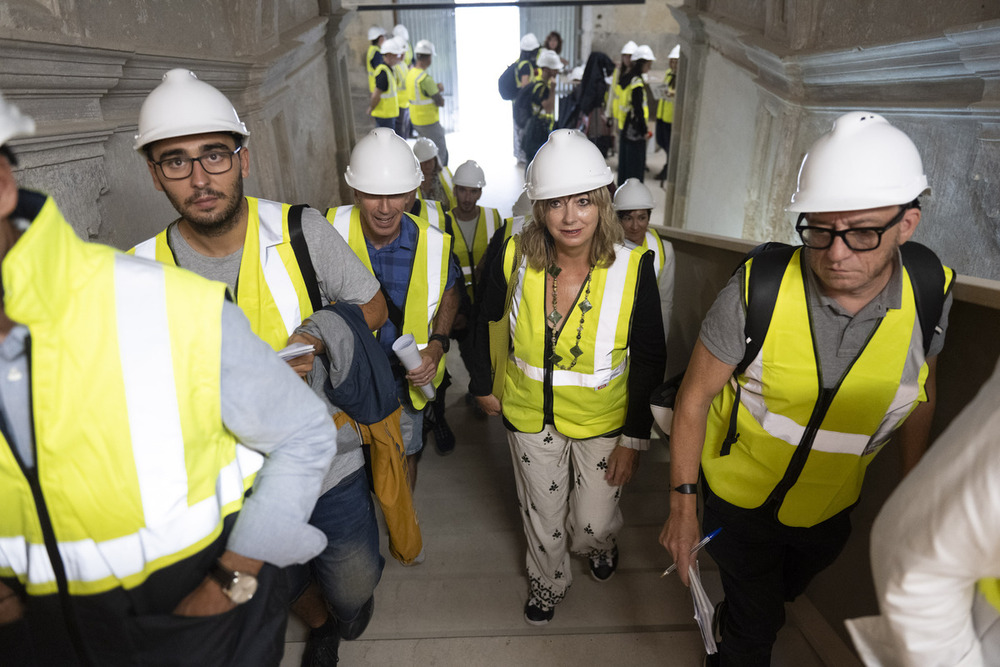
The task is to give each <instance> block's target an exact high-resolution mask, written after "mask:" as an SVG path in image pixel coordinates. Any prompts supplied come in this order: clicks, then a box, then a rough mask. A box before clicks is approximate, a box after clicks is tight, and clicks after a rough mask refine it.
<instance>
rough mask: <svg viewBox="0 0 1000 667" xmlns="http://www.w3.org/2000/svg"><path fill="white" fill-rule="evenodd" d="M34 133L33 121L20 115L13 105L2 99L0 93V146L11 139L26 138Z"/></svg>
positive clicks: (29, 117)
mask: <svg viewBox="0 0 1000 667" xmlns="http://www.w3.org/2000/svg"><path fill="white" fill-rule="evenodd" d="M34 133H35V120H34V119H33V118H32V117H31V116H27V115H25V114H23V113H21V110H20V109H18V108H17V107H16V106H15V105H13V104H11V103H10V102H8V101H7V100H5V99H4V98H3V93H0V146H3V145H5V144H6V143H7V142H8V141H10V140H11V139H15V138H17V137H27V136H31V135H32V134H34Z"/></svg>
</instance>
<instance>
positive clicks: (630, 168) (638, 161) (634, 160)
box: [618, 132, 646, 187]
mask: <svg viewBox="0 0 1000 667" xmlns="http://www.w3.org/2000/svg"><path fill="white" fill-rule="evenodd" d="M633 177H634V178H638V179H639V180H640V181H644V180H645V178H646V140H645V139H634V140H633V139H626V138H625V133H624V132H621V133H620V134H619V136H618V185H619V187H620V186H621V185H622V184H624V183H625V181H626V180H628V179H629V178H633Z"/></svg>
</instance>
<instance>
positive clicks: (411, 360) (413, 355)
mask: <svg viewBox="0 0 1000 667" xmlns="http://www.w3.org/2000/svg"><path fill="white" fill-rule="evenodd" d="M392 351H393V352H395V353H396V356H397V357H399V360H400V361H401V362H402V363H403V368H405V369H406V370H408V371H412V370H413V369H414V368H419V367H420V364H422V363H423V361H424V360H423V358H422V357H421V356H420V350H418V349H417V342H416V341H415V340H413V334H403V335H402V336H400V337H399V338H397V339H396V340H395V341H393V343H392ZM420 391H422V392H424V396H426V397H427V400H428V401H430V400H433V398H434V385H433V384H430V383H429V384H425V385H423V386H422V387H420Z"/></svg>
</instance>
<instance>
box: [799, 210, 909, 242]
mask: <svg viewBox="0 0 1000 667" xmlns="http://www.w3.org/2000/svg"><path fill="white" fill-rule="evenodd" d="M908 210H909V207H906V206H903V207H901V208H900V209H899V213H897V214H896V216H895V217H894V218H893V219H892V220H890V221H889V223H888V224H887V225H885V226H884V227H860V228H855V229H841V230H839V231H838V230H835V229H830V228H829V227H810V226H809V225H803V224H802V221H803V220H805V217H806V214H805V213H800V214H799V219H798V221H797V222H796V223H795V231H797V232H798V233H799V238H801V239H802V244H803V245H804V246H805V247H807V248H812V249H813V250H825V249H826V248H829V247H830V246H832V245H833V240H834V239H835V238H837V237H838V236H839V237H840V239H841V240H842V241H843V242H844V245H846V246H847V247H848V248H850V249H851V250H853V251H854V252H867V251H869V250H875V248H878V247H879V246H880V245H881V244H882V235H883V234H885V233H886V232H887V231H889V230H890V229H892V228H893V227H895V226H896V225H898V224H899V221H900V220H902V219H903V215H904V214H905V213H906V212H907V211H908Z"/></svg>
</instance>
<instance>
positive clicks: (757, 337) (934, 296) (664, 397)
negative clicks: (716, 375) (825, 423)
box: [650, 241, 954, 445]
mask: <svg viewBox="0 0 1000 667" xmlns="http://www.w3.org/2000/svg"><path fill="white" fill-rule="evenodd" d="M799 247H800V246H791V245H788V244H787V243H779V242H776V241H771V242H768V243H761V244H760V245H758V246H757V247H755V248H753V249H752V250H751V251H750V252H748V253H747V254H746V255H745V256H744V257H743V260H742V261H741V262H740V263H739V264H738V265H737V266H736V268H735V269H734V270H733V275H735V274H736V271H738V270H739V269H740V267H741V266H743V265H744V264H746V262H747V260H750V259H753V260H754V264H753V270H752V271H751V272H750V285H749V288H748V289H747V293H749V295H750V296H749V302H748V303H747V304H746V320H745V322H744V324H743V335H744V338H745V340H746V342H747V343H746V350H745V351H744V353H743V359H741V360H740V362H739V363H738V364H736V369H735V370H734V371H733V377H737V376H738V375H741V374H742V373H743V371H745V370H746V368H747V366H749V365H750V364H751V363H752V362H753V360H754V359H755V358H757V354H758V353H759V352H760V348H761V346H762V345H763V344H764V337H765V336H766V335H767V330H768V327H770V325H771V316H772V315H773V314H774V304H775V302H776V301H777V300H778V288H779V287H780V286H781V279H782V277H783V276H784V275H785V268H786V267H787V266H788V262H789V261H791V259H792V255H793V254H794V253H795V251H796V250H797V249H798V248H799ZM899 250H900V254H901V255H902V257H903V266H904V267H905V268H906V271H907V273H909V275H910V281H911V284H912V285H913V300H914V302H915V305H916V309H917V319H918V320H919V322H920V330H921V332H922V333H923V343H924V354H925V355H926V354H927V352H928V351H929V350H930V346H931V340H932V338H933V337H934V330H935V329H936V328H937V324H938V322H939V321H940V319H941V311H942V310H943V309H944V301H945V298H946V297H947V293H946V292H945V289H944V287H945V273H944V267H943V266H941V260H940V259H938V256H937V255H935V254H934V251H932V250H931V249H930V248H928V247H927V246H925V245H922V244H920V243H917V242H915V241H910V242H908V243H904V244H903V245H902V246H900V248H899ZM952 285H954V281H952ZM948 290H949V291H950V290H951V285H949V286H948ZM683 379H684V373H680V374H678V375H675V376H674V377H672V378H670V379H669V380H667V381H666V382H664V383H663V384H661V385H660V386H659V387H657V388H656V389H655V390H654V391H653V393H652V395H651V396H650V405H651V406H652V408H653V414H654V416H656V417H657V419H656V422H657V424H659V425H660V428H663V424H664V423H666V424H667V426H668V428H664V429H663V431H664V433H666V434H667V435H669V434H670V431H669V425H670V419H671V418H672V414H673V408H674V400H675V398H676V396H677V390H678V389H679V388H680V385H681V380H683ZM737 387H739V384H738V383H737ZM737 402H738V399H737ZM734 405H735V404H734ZM665 410H666V411H667V412H664V411H665ZM735 414H736V411H735V410H733V417H732V419H731V423H730V432H729V434H728V436H727V438H726V441H725V443H724V445H726V444H731V443H732V442H735V440H736V433H735V428H736V420H735Z"/></svg>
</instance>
